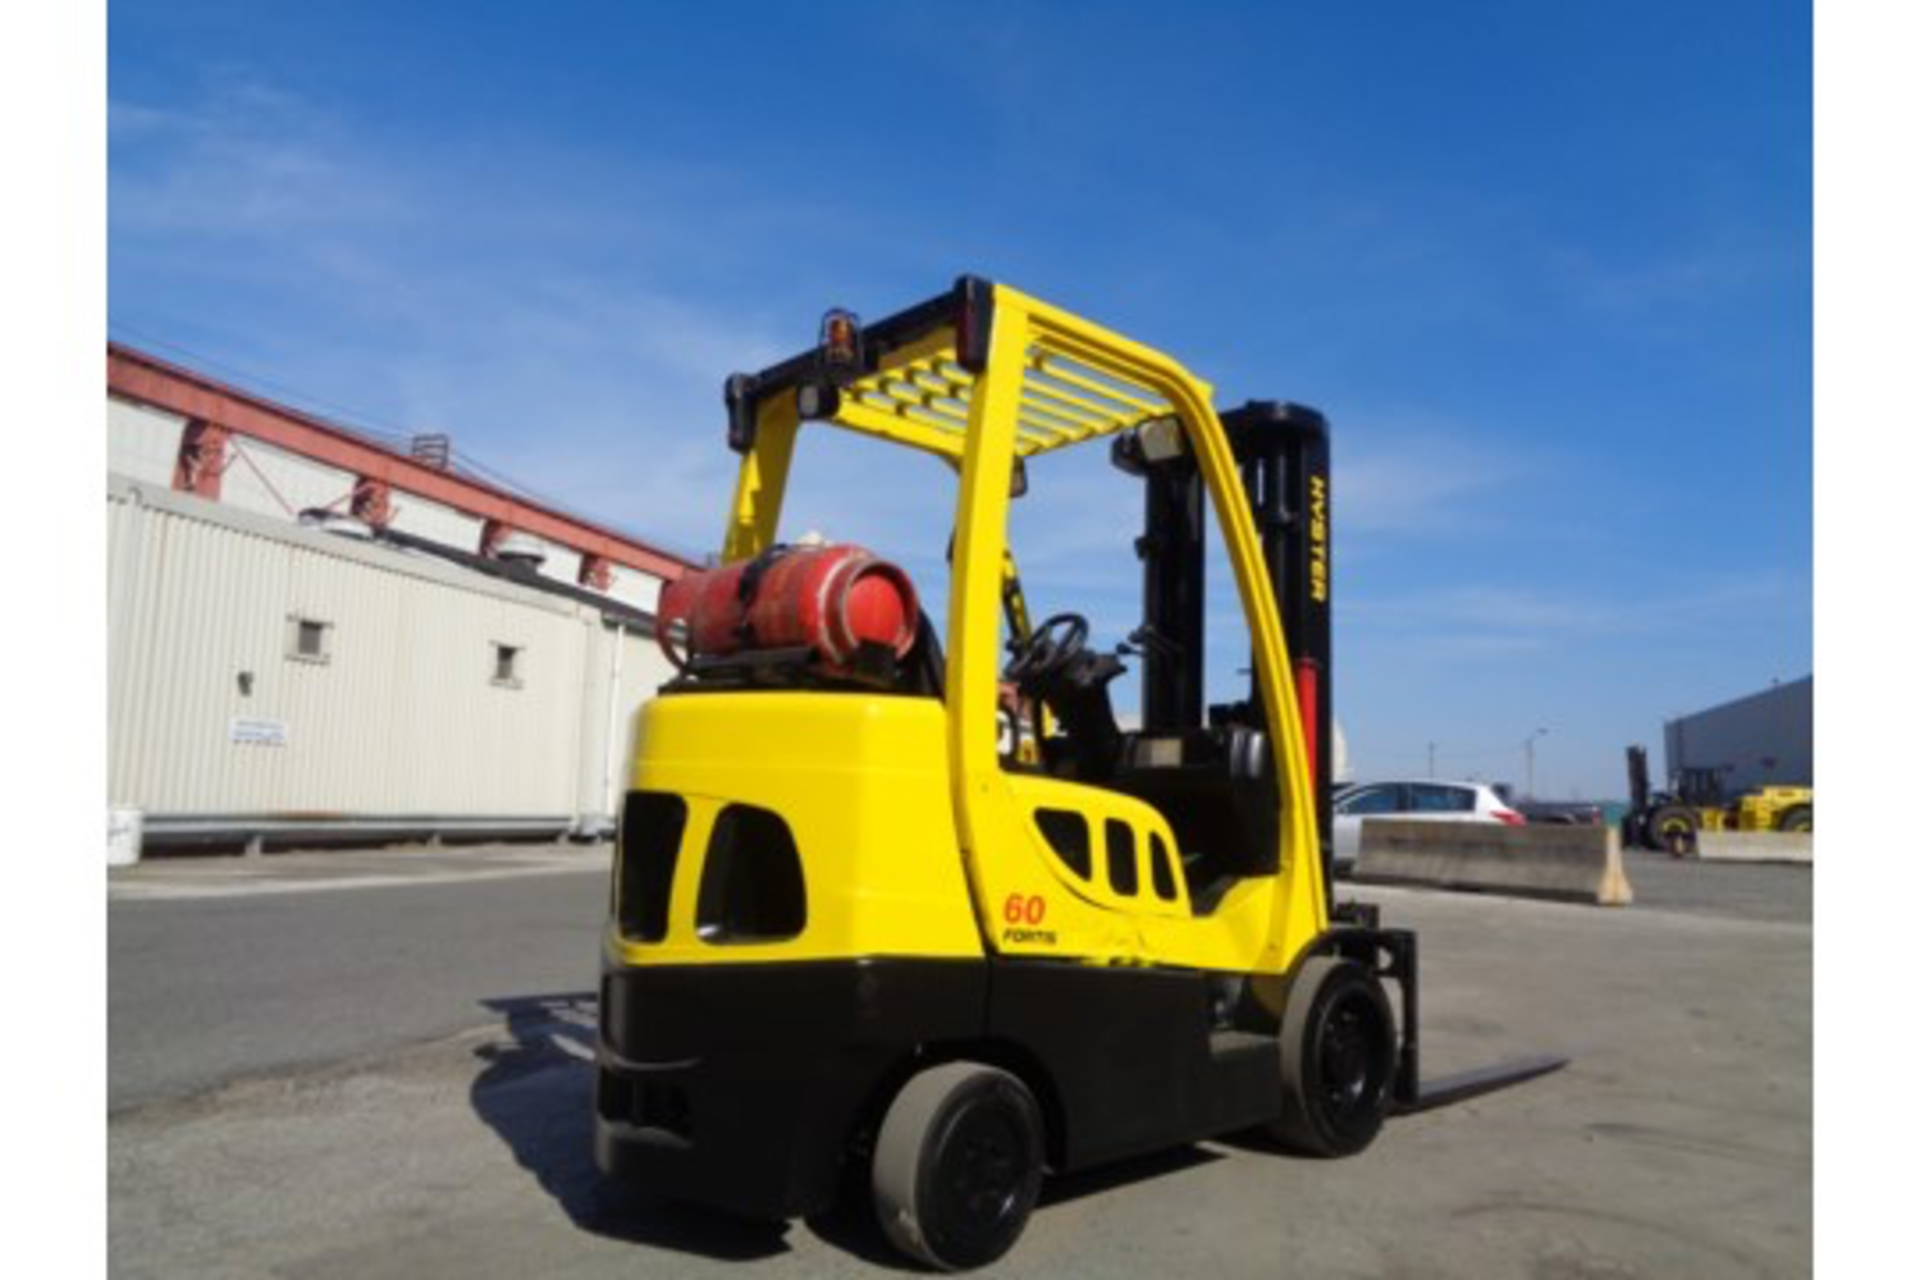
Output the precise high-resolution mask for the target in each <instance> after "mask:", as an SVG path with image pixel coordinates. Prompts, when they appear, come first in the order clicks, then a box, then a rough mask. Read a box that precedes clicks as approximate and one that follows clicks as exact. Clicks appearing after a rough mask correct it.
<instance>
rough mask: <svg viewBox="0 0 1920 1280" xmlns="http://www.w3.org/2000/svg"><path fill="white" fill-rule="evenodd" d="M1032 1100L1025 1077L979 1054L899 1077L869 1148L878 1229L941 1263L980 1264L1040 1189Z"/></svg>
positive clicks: (1012, 1235) (1000, 1247)
mask: <svg viewBox="0 0 1920 1280" xmlns="http://www.w3.org/2000/svg"><path fill="white" fill-rule="evenodd" d="M1044 1152H1045V1144H1044V1141H1043V1131H1042V1122H1041V1118H1040V1107H1039V1105H1038V1104H1037V1103H1036V1102H1034V1100H1033V1094H1032V1093H1030V1092H1029V1091H1028V1090H1027V1087H1026V1085H1024V1084H1022V1083H1021V1082H1020V1080H1019V1079H1018V1078H1017V1077H1015V1076H1012V1075H1009V1074H1008V1073H1007V1072H1005V1071H1000V1070H997V1069H996V1068H993V1067H988V1066H983V1065H981V1064H980V1063H977V1062H949V1063H946V1064H944V1065H941V1066H937V1067H930V1068H928V1069H927V1070H925V1071H922V1072H921V1073H920V1074H919V1075H917V1076H915V1077H914V1078H913V1079H911V1080H909V1081H908V1082H907V1085H906V1087H905V1088H904V1089H902V1090H901V1091H900V1094H899V1096H898V1097H896V1098H895V1099H894V1100H893V1105H892V1106H891V1107H889V1108H888V1109H887V1118H886V1119H885V1120H884V1121H883V1122H882V1123H881V1126H880V1137H879V1141H878V1142H877V1143H876V1144H875V1146H874V1152H873V1207H874V1210H875V1212H876V1213H878V1215H879V1217H880V1229H881V1230H882V1231H884V1232H885V1233H886V1236H887V1239H888V1240H890V1241H892V1243H893V1246H894V1247H895V1248H897V1249H899V1250H900V1251H901V1252H902V1253H905V1254H907V1255H908V1256H909V1257H912V1258H915V1259H918V1260H919V1261H921V1262H924V1263H926V1264H927V1265H928V1266H932V1267H937V1268H939V1269H940V1270H942V1271H964V1270H966V1269H968V1268H970V1267H981V1266H985V1265H986V1264H987V1263H989V1262H992V1261H993V1260H994V1259H996V1258H998V1257H1000V1255H1002V1254H1004V1253H1005V1252H1006V1251H1007V1250H1008V1249H1011V1248H1012V1247H1013V1242H1014V1241H1015V1240H1018V1239H1019V1238H1020V1233H1021V1232H1022V1231H1023V1230H1025V1229H1026V1225H1027V1217H1028V1215H1029V1214H1031V1213H1032V1212H1033V1205H1034V1201H1035V1200H1037V1199H1039V1196H1040V1177H1041V1172H1042V1166H1043V1163H1044V1160H1045V1154H1044Z"/></svg>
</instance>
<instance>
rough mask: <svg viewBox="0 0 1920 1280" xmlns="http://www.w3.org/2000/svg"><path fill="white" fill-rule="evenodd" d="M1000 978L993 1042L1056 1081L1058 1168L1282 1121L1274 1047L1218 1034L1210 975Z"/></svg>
mask: <svg viewBox="0 0 1920 1280" xmlns="http://www.w3.org/2000/svg"><path fill="white" fill-rule="evenodd" d="M993 973H994V977H993V997H992V1002H991V1007H990V1009H989V1012H988V1015H987V1017H988V1027H989V1032H990V1033H991V1034H992V1035H993V1036H994V1037H995V1038H996V1039H1003V1040H1008V1041H1012V1042H1014V1043H1017V1044H1020V1045H1022V1046H1023V1047H1024V1048H1025V1049H1026V1050H1028V1051H1029V1052H1030V1053H1031V1054H1032V1055H1033V1056H1034V1057H1035V1058H1037V1059H1038V1060H1039V1061H1040V1062H1041V1063H1042V1064H1043V1065H1044V1066H1045V1068H1046V1070H1047V1072H1048V1074H1049V1075H1050V1076H1051V1077H1052V1080H1053V1084H1054V1087H1055V1089H1056V1091H1057V1093H1058V1096H1059V1101H1060V1108H1061V1113H1062V1114H1061V1119H1062V1121H1063V1122H1064V1128H1065V1135H1064V1136H1065V1142H1064V1144H1063V1150H1062V1151H1061V1157H1060V1161H1059V1164H1060V1167H1061V1168H1062V1169H1081V1168H1085V1167H1087V1166H1089V1165H1094V1164H1099V1163H1102V1162H1104V1161H1108V1160H1118V1159H1123V1158H1125V1157H1127V1156H1130V1155H1138V1154H1140V1153H1142V1152H1146V1151H1152V1150H1155V1149H1158V1148H1162V1147H1167V1146H1173V1145H1176V1144H1178V1143H1182V1142H1192V1141H1196V1140H1198V1139H1200V1138H1206V1137H1211V1136H1213V1135H1215V1134H1220V1133H1227V1132H1230V1131H1232V1130H1234V1129H1243V1128H1246V1127H1248V1126H1250V1125H1254V1124H1258V1123H1261V1122H1263V1121H1267V1120H1273V1119H1275V1118H1277V1117H1278V1116H1279V1114H1280V1050H1279V1041H1278V1040H1277V1039H1276V1038H1274V1037H1272V1036H1263V1035H1249V1034H1246V1033H1235V1032H1232V1031H1216V1029H1215V1027H1214V1020H1215V1019H1214V1001H1213V994H1212V989H1211V986H1210V983H1209V979H1208V975H1207V974H1205V973H1202V972H1198V971H1195V970H1191V969H1153V968H1125V967H1115V966H1096V965H1082V964H1061V963H1055V962H1048V961H1002V962H997V963H995V964H994V966H993Z"/></svg>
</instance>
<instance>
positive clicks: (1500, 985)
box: [109, 851, 1813, 1280]
mask: <svg viewBox="0 0 1920 1280" xmlns="http://www.w3.org/2000/svg"><path fill="white" fill-rule="evenodd" d="M496 856H497V857H501V858H505V857H506V855H496ZM582 856H583V857H591V856H593V855H592V854H591V851H589V852H588V853H587V854H585V855H582ZM602 856H603V855H602ZM508 860H510V859H508ZM264 862H265V863H267V864H273V863H274V862H275V859H274V858H272V857H270V858H268V859H265V860H264ZM331 866H332V864H328V865H327V866H324V867H320V868H318V869H305V870H299V873H298V874H297V875H296V874H295V871H296V870H297V868H296V866H295V864H293V863H282V864H279V868H284V869H285V873H286V877H287V879H288V881H289V882H293V881H300V882H306V881H311V880H314V879H322V880H325V879H328V878H331V879H332V881H333V886H332V887H314V886H313V885H312V884H310V883H302V885H301V887H297V888H285V887H282V886H277V885H276V884H275V883H274V879H275V872H276V870H277V869H278V868H276V867H274V866H271V865H268V866H262V867H256V868H253V869H246V868H240V869H237V870H234V869H229V870H228V871H226V872H224V873H215V872H212V871H206V870H198V869H196V874H198V875H202V876H205V877H206V882H205V883H204V884H203V885H202V886H201V887H200V888H199V889H192V888H191V887H189V889H188V890H185V891H183V892H191V893H197V894H205V893H210V892H225V890H218V889H215V888H214V883H215V882H216V881H219V880H221V879H222V878H223V875H224V877H225V878H228V879H231V878H235V877H237V878H238V879H240V880H247V879H252V880H256V881H259V883H256V884H254V885H253V886H252V887H250V888H248V889H246V890H245V891H244V892H243V893H242V894H241V895H240V896H232V897H211V896H184V897H162V896H153V895H154V894H156V893H159V894H170V893H173V892H174V890H175V889H177V888H178V887H179V886H178V885H176V884H174V883H173V882H174V881H178V880H180V879H182V878H183V876H184V873H183V872H182V871H181V870H179V869H174V870H171V871H170V870H169V869H167V868H164V867H161V868H157V869H153V870H146V869H143V870H142V871H141V873H140V876H139V877H131V878H130V877H125V876H122V877H120V878H119V879H118V880H117V881H116V886H115V894H116V898H115V901H114V902H113V904H112V906H111V908H110V912H111V915H110V932H111V934H112V946H113V961H114V963H113V970H112V974H111V982H112V986H113V1006H112V1007H113V1024H112V1026H113V1043H112V1048H111V1053H112V1062H113V1068H112V1069H113V1078H114V1088H115V1091H116V1095H117V1097H119V1098H120V1101H118V1102H116V1104H115V1105H116V1110H115V1113H114V1114H113V1116H112V1117H111V1123H110V1149H109V1208H110V1225H109V1231H110V1255H111V1258H112V1265H113V1271H114V1273H115V1274H116V1275H124V1276H178V1275H195V1276H257V1275H279V1276H287V1277H300V1278H316V1280H317V1278H320V1277H349V1276H350V1277H355V1278H356V1280H357V1278H359V1277H369V1276H372V1277H378V1276H403V1275H404V1276H407V1277H409V1278H410V1280H412V1278H418V1277H432V1276H439V1275H446V1276H455V1275H457V1276H459V1277H461V1280H472V1278H474V1277H494V1276H499V1277H507V1276H515V1277H517V1276H527V1275H540V1276H556V1277H572V1276H580V1277H590V1276H623V1277H624V1276H646V1275H676V1276H677V1275H704V1274H714V1275H719V1274H727V1275H734V1274H738V1273H740V1272H752V1273H755V1274H766V1275H779V1276H845V1275H855V1274H872V1273H877V1272H881V1271H897V1270H898V1263H897V1262H896V1261H895V1260H894V1259H893V1258H892V1256H891V1255H890V1254H889V1253H888V1252H887V1251H886V1249H885V1247H884V1245H883V1243H882V1242H881V1241H880V1239H879V1237H878V1233H877V1231H876V1230H875V1229H874V1228H873V1226H872V1225H871V1223H870V1222H868V1221H867V1220H866V1219H865V1218H864V1217H863V1216H862V1215H861V1214H860V1212H859V1211H858V1210H857V1209H854V1210H850V1211H847V1212H843V1213H838V1214H830V1215H827V1216H825V1217H822V1218H820V1219H817V1220H811V1221H807V1222H799V1223H792V1224H783V1225H781V1224H777V1225H771V1226H768V1225H758V1224H750V1223H741V1222H738V1221H735V1220H733V1219H729V1218H725V1217H723V1216H720V1215H715V1214H710V1213H705V1212H702V1211H699V1210H694V1209H689V1208H686V1207H683V1206H676V1205H673V1204H671V1203H668V1202H665V1201H662V1200H659V1199H655V1198H652V1197H649V1196H645V1195H642V1194H639V1193H636V1192H634V1191H632V1190H631V1189H627V1188H622V1187H619V1186H615V1185H610V1184H608V1183H606V1182H604V1181H603V1180H602V1179H600V1178H599V1177H598V1176H597V1175H596V1174H595V1173H594V1171H593V1169H592V1166H591V1161H590V1159H589V1152H588V1135H589V1123H590V1095H591V1081H592V1072H591V1067H590V1053H591V1048H590V1046H591V1039H592V1019H593V990H594V973H595V963H594V956H595V947H596V945H597V934H598V929H599V926H600V918H601V912H602V910H603V904H604V892H605V884H604V872H603V870H601V869H599V868H595V867H592V866H590V865H588V864H586V863H584V862H583V863H582V864H581V865H579V866H577V867H574V868H572V869H559V870H556V869H553V868H551V867H549V868H546V869H544V870H538V871H536V872H528V873H526V874H524V875H522V876H521V878H517V879H512V880H474V881H466V880H461V879H459V878H457V875H456V878H452V879H436V880H434V881H433V882H431V883H412V884H391V883H385V882H384V881H385V879H386V878H387V875H386V873H384V872H374V873H369V871H368V869H367V868H365V867H357V868H352V869H348V870H341V871H339V872H333V871H332V870H331ZM1628 866H1629V873H1630V874H1631V875H1633V876H1634V877H1635V888H1636V893H1637V896H1638V901H1637V904H1636V905H1635V906H1634V907H1631V908H1625V909H1618V910H1607V909H1600V908H1593V907H1580V906H1572V905H1567V904H1561V903H1540V902H1526V901H1520V900H1515V899H1508V898H1500V897H1495V896H1490V895H1451V894H1445V893H1438V892H1423V891H1419V890H1407V889H1385V888H1371V887H1368V888H1363V889H1358V890H1343V892H1348V891H1350V892H1353V893H1354V894H1355V896H1359V897H1362V898H1365V899H1369V900H1373V901H1377V902H1379V903H1380V904H1381V905H1382V907H1383V910H1384V913H1385V915H1386V917H1387V919H1388V921H1389V922H1391V923H1396V924H1407V925H1412V926H1413V927H1415V928H1417V929H1419V931H1420V933H1421V939H1422V973H1423V984H1422V994H1423V999H1424V1014H1425V1016H1424V1019H1423V1022H1424V1033H1425V1035H1424V1042H1423V1052H1424V1056H1425V1060H1426V1064H1427V1067H1428V1069H1429V1070H1430V1071H1432V1072H1434V1073H1445V1072H1449V1071H1453V1070H1459V1069H1464V1068H1467V1067H1472V1066H1477V1065H1482V1064H1485V1063H1487V1062H1490V1061H1493V1060H1495V1059H1497V1058H1501V1057H1505V1056H1509V1055H1520V1054H1527V1053H1535V1052H1550V1053H1563V1054H1566V1055H1567V1056H1569V1057H1570V1058H1571V1059H1572V1064H1571V1065H1570V1066H1569V1067H1568V1068H1567V1069H1566V1070H1564V1071H1562V1072H1560V1073H1558V1074H1556V1075H1553V1076H1549V1077H1546V1078H1544V1079H1541V1080H1537V1081H1534V1082H1531V1083H1529V1084H1527V1085H1524V1086H1521V1087H1519V1088H1515V1089H1512V1090H1508V1091H1505V1092H1501V1093H1496V1094H1492V1095H1488V1096H1485V1097H1482V1098H1478V1099H1475V1100H1473V1101H1471V1102H1467V1103H1464V1104H1461V1105H1459V1106H1455V1107H1451V1108H1446V1109H1443V1110H1439V1111H1435V1112H1431V1113H1426V1114H1423V1115H1419V1116H1414V1117H1407V1118H1402V1119H1398V1120H1395V1121H1393V1122H1392V1123H1391V1124H1390V1125H1389V1126H1388V1128H1387V1131H1386V1132H1385V1134H1383V1136H1382V1137H1381V1139H1380V1140H1379V1141H1378V1142H1377V1143H1376V1144H1375V1145H1374V1146H1373V1147H1372V1148H1371V1149H1370V1150H1369V1151H1367V1152H1366V1153H1364V1154H1362V1155H1361V1156H1359V1157H1356V1158H1354V1159H1350V1160H1344V1161H1333V1162H1327V1161H1310V1160H1299V1159H1293V1158H1288V1157H1284V1156H1280V1155H1276V1154H1275V1153H1273V1152H1271V1151H1269V1150H1266V1149H1264V1148H1263V1147H1261V1146H1260V1145H1259V1144H1257V1143H1247V1142H1238V1141H1236V1142H1211V1143H1203V1144H1198V1145H1195V1146H1191V1147H1185V1148H1180V1149H1177V1150H1175V1151H1172V1152H1167V1153H1164V1154H1162V1155H1158V1156H1154V1157H1151V1158H1148V1159H1145V1160H1138V1161H1132V1162H1129V1163H1127V1164H1124V1165H1120V1166H1116V1167H1114V1168H1111V1169H1107V1170H1103V1171H1096V1172H1094V1173H1091V1174H1087V1175H1082V1176H1078V1177H1074V1178H1069V1179H1062V1180H1059V1181H1057V1182H1055V1183H1053V1184H1051V1185H1050V1188H1049V1190H1048V1192H1047V1194H1046V1196H1045V1198H1044V1199H1043V1202H1042V1205H1041V1207H1040V1209H1039V1210H1038V1211H1037V1212H1036V1214H1035V1216H1034V1219H1033V1222H1032V1225H1031V1226H1030V1227H1029V1229H1028V1232H1027V1235H1026V1237H1025V1238H1024V1239H1023V1240H1022V1242H1021V1244H1020V1245H1019V1247H1018V1248H1017V1249H1016V1250H1015V1252H1014V1253H1013V1254H1012V1255H1011V1256H1010V1257H1009V1258H1008V1259H1007V1260H1005V1261H1004V1262H1003V1263H1002V1264H1000V1265H999V1266H997V1267H996V1268H994V1269H993V1272H992V1274H996V1275H1008V1276H1027V1275H1035V1276H1038V1275H1059V1274H1073V1275H1083V1276H1114V1277H1139V1278H1145V1277H1150V1276H1151V1277H1160V1276H1167V1275H1188V1274H1200V1273H1204V1274H1212V1275H1217V1276H1223V1277H1226V1276H1249V1277H1252V1276H1259V1277H1270V1276H1273V1275H1276V1274H1279V1275H1299V1276H1334V1277H1356V1278H1357V1277H1385V1278H1387V1280H1403V1278H1404V1280H1411V1278H1412V1277H1416V1276H1418V1277H1420V1278H1421V1280H1449V1278H1452V1277H1458V1278H1460V1280H1466V1278H1468V1277H1471V1278H1472V1280H1489V1278H1495V1277H1509V1276H1510V1277H1525V1278H1526V1280H1631V1278H1633V1277H1644V1278H1646V1280H1654V1278H1655V1277H1675V1276H1686V1277H1709V1278H1711V1277H1722V1276H1724V1277H1741V1278H1743V1280H1744V1278H1746V1277H1775V1276H1778V1277H1787V1276H1802V1275H1806V1274H1808V1273H1809V1271H1810V1270H1811V1249H1812V1245H1811V1241H1812V1192H1811V1187H1812V1137H1813V1135H1812V992H1811V986H1812V983H1811V979H1812V926H1811V902H1812V874H1811V872H1810V871H1809V870H1808V869H1806V868H1773V867H1750V866H1739V865H1713V866H1709V865H1704V864H1699V863H1680V864H1675V863H1670V862H1665V861H1662V860H1658V859H1654V858H1651V857H1648V858H1645V859H1643V858H1641V857H1639V856H1637V855H1635V856H1631V857H1630V860H1629V864H1628ZM401 870H402V871H404V872H408V873H417V874H421V875H432V876H442V875H443V874H444V872H443V871H442V870H434V869H432V868H431V867H430V865H429V864H426V863H410V864H404V865H403V866H402V868H401ZM481 871H482V873H484V871H485V869H484V868H482V869H481ZM189 878H190V877H189ZM401 878H403V879H404V878H405V876H402V877H401ZM368 880H371V881H373V882H374V883H371V884H368V883H365V882H366V881H368ZM349 882H359V883H360V887H340V886H341V885H342V884H346V883H349ZM141 895H146V896H145V897H142V896H141Z"/></svg>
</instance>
